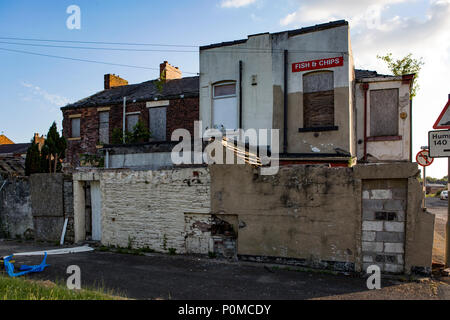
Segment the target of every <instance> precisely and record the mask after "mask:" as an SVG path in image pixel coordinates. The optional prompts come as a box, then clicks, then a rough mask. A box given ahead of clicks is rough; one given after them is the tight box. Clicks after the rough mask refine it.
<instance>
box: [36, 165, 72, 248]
mask: <svg viewBox="0 0 450 320" xmlns="http://www.w3.org/2000/svg"><path fill="white" fill-rule="evenodd" d="M30 183H31V202H32V212H33V224H34V231H35V238H36V240H41V241H59V240H60V238H61V233H62V229H63V226H64V220H65V218H66V217H67V218H69V222H70V223H69V228H68V231H69V233H68V235H67V238H66V239H71V238H73V231H72V230H73V227H72V228H71V226H73V200H72V199H73V195H72V194H73V192H72V188H71V185H72V182H71V178H69V177H67V176H66V177H65V176H64V174H62V173H56V174H46V173H44V174H33V175H31V177H30Z"/></svg>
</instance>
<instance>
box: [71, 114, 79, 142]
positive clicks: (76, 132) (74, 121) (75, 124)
mask: <svg viewBox="0 0 450 320" xmlns="http://www.w3.org/2000/svg"><path fill="white" fill-rule="evenodd" d="M71 125H72V138H79V137H80V118H73V119H71Z"/></svg>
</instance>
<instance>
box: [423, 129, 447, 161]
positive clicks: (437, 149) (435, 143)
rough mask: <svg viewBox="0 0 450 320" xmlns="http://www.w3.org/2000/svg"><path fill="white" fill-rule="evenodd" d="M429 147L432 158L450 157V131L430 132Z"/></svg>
mask: <svg viewBox="0 0 450 320" xmlns="http://www.w3.org/2000/svg"><path fill="white" fill-rule="evenodd" d="M428 145H429V146H430V157H432V158H447V157H450V130H441V131H430V132H428Z"/></svg>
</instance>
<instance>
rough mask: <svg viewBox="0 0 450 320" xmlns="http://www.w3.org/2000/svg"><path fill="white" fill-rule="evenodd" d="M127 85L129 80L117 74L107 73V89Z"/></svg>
mask: <svg viewBox="0 0 450 320" xmlns="http://www.w3.org/2000/svg"><path fill="white" fill-rule="evenodd" d="M126 85H128V81H127V80H125V79H122V78H121V77H119V76H116V75H115V74H105V90H107V89H111V88H114V87H120V86H126Z"/></svg>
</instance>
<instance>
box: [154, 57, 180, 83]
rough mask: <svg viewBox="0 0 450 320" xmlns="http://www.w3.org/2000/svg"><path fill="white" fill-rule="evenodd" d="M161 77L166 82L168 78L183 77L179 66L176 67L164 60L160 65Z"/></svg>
mask: <svg viewBox="0 0 450 320" xmlns="http://www.w3.org/2000/svg"><path fill="white" fill-rule="evenodd" d="M159 71H160V74H159V77H160V79H161V80H162V81H163V82H166V81H167V80H173V79H181V77H182V72H181V70H180V69H178V67H174V66H172V65H170V64H169V63H168V62H167V61H164V62H163V63H161V64H160V65H159Z"/></svg>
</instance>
